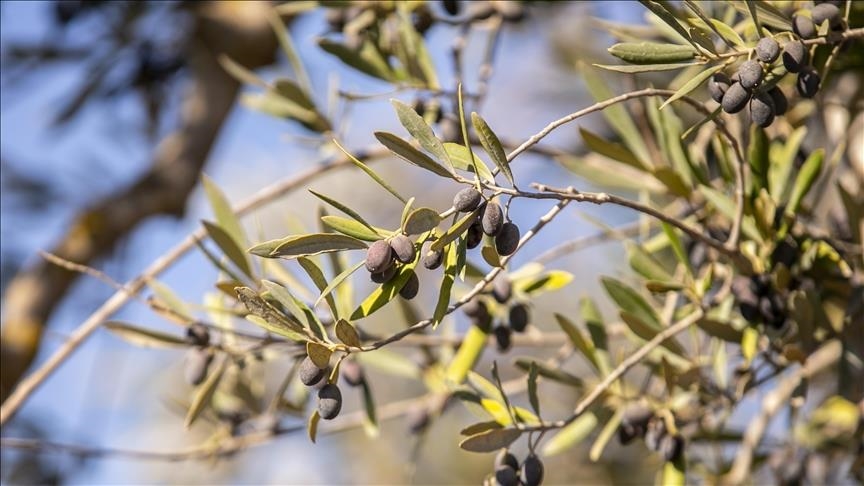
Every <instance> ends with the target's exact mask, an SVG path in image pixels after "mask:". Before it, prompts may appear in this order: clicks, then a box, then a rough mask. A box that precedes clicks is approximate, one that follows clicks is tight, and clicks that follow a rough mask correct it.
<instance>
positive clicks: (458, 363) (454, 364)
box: [364, 326, 489, 384]
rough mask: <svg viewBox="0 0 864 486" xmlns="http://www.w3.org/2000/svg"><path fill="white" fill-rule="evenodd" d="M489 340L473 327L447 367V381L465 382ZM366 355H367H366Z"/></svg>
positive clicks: (487, 336) (478, 329)
mask: <svg viewBox="0 0 864 486" xmlns="http://www.w3.org/2000/svg"><path fill="white" fill-rule="evenodd" d="M488 340H489V335H488V334H486V333H485V332H483V331H481V330H480V328H478V327H477V326H471V327H470V328H468V331H467V332H466V333H465V337H464V338H463V339H462V344H460V345H459V350H458V351H457V352H456V355H455V356H454V357H453V360H452V361H450V364H449V365H447V371H446V373H445V374H446V376H447V379H448V380H449V381H450V382H451V383H454V384H460V383H462V382H463V381H465V377H467V376H468V372H469V371H471V370H472V369H473V368H474V365H475V364H476V363H477V361H478V360H479V359H480V355H482V354H483V349H484V348H485V347H486V342H487V341H488ZM364 354H366V353H364Z"/></svg>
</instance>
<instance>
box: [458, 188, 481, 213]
mask: <svg viewBox="0 0 864 486" xmlns="http://www.w3.org/2000/svg"><path fill="white" fill-rule="evenodd" d="M482 200H483V195H482V194H480V191H478V190H477V189H474V188H473V187H466V188H465V189H462V190H461V191H459V192H457V193H456V196H454V197H453V207H454V208H456V211H459V212H461V213H469V212H471V211H474V210H475V209H477V206H479V205H480V201H482Z"/></svg>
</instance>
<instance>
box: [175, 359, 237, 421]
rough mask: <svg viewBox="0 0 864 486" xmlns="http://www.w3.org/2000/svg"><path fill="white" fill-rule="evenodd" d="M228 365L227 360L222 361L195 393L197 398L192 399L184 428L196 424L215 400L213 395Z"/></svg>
mask: <svg viewBox="0 0 864 486" xmlns="http://www.w3.org/2000/svg"><path fill="white" fill-rule="evenodd" d="M227 363H228V360H227V359H220V360H219V364H218V365H217V366H216V369H215V370H210V374H209V375H208V376H207V379H206V380H205V381H204V383H202V384H201V386H199V387H198V389H197V390H196V391H195V396H194V397H193V398H192V404H191V405H190V406H189V411H188V412H186V420H185V421H184V426H185V427H186V428H187V429H188V428H189V427H191V426H192V424H193V423H195V420H197V419H198V417H199V416H200V415H201V412H203V411H204V408H205V407H206V406H207V405H208V404H209V403H210V400H211V399H212V398H213V393H214V392H215V391H216V385H218V384H219V380H221V379H222V374H223V373H224V372H225V367H226V365H227Z"/></svg>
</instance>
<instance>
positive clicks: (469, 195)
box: [453, 187, 521, 256]
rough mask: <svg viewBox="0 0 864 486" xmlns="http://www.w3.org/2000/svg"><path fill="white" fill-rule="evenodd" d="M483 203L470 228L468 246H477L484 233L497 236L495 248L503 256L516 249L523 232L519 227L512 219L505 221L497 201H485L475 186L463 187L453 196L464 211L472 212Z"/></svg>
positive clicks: (456, 203)
mask: <svg viewBox="0 0 864 486" xmlns="http://www.w3.org/2000/svg"><path fill="white" fill-rule="evenodd" d="M481 205H483V208H482V210H481V211H480V213H479V214H478V215H477V219H476V220H474V223H472V224H471V226H470V227H469V228H468V234H467V236H466V239H467V246H468V248H469V249H470V248H476V247H477V246H478V245H479V244H480V242H481V241H483V235H484V234H485V235H487V236H491V237H493V238H495V249H496V250H497V251H498V254H499V255H501V256H507V255H510V254H512V253H513V252H514V251H516V247H517V246H519V238H520V237H521V234H520V232H519V227H518V226H516V224H515V223H513V222H512V221H505V218H504V210H503V209H502V208H501V205H500V204H498V203H497V202H495V201H484V200H483V194H482V193H480V191H478V190H477V189H474V188H473V187H466V188H465V189H462V190H461V191H459V192H458V193H456V196H455V197H453V207H454V208H455V209H456V210H457V211H459V212H462V213H470V212H471V211H474V210H475V209H477V208H478V207H480V206H481Z"/></svg>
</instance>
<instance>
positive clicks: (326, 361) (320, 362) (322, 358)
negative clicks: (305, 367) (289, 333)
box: [306, 341, 333, 370]
mask: <svg viewBox="0 0 864 486" xmlns="http://www.w3.org/2000/svg"><path fill="white" fill-rule="evenodd" d="M306 355H307V356H309V359H311V360H312V362H313V363H315V366H317V367H318V368H320V369H322V370H324V369H327V367H328V366H330V356H332V355H333V351H332V350H331V349H330V348H328V347H327V346H324V345H323V344H320V343H316V342H312V341H309V342H308V343H306Z"/></svg>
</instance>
